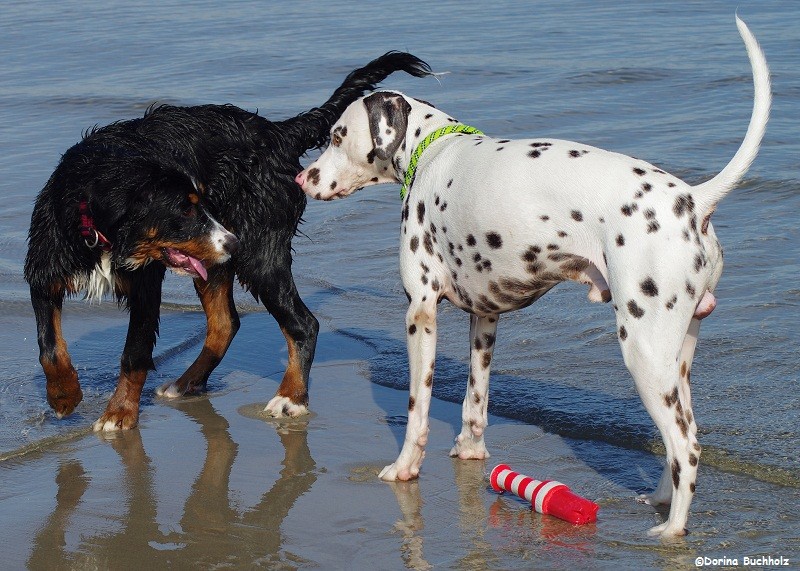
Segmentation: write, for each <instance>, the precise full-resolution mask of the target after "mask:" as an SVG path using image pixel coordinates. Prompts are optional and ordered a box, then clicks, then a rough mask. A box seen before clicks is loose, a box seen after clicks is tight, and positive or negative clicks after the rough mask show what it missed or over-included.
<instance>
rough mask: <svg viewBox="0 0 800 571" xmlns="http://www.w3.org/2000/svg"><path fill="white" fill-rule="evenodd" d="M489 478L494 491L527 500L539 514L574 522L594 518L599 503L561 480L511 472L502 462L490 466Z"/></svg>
mask: <svg viewBox="0 0 800 571" xmlns="http://www.w3.org/2000/svg"><path fill="white" fill-rule="evenodd" d="M490 481H491V484H492V489H493V490H494V491H495V492H511V493H512V494H515V495H517V496H519V497H520V498H523V499H525V500H527V501H529V502H530V503H531V506H532V507H533V509H534V510H536V511H537V512H539V513H540V514H548V515H552V516H554V517H557V518H558V519H563V520H564V521H568V522H570V523H572V524H576V525H582V524H584V523H591V522H593V521H597V510H598V509H600V506H598V505H597V504H596V503H594V502H593V501H591V500H587V499H586V498H582V497H580V496H577V495H575V494H573V493H572V491H571V490H570V489H569V488H568V487H567V486H566V485H565V484H562V483H561V482H556V481H555V480H544V481H539V480H534V479H533V478H530V477H528V476H525V475H524V474H520V473H519V472H514V471H513V470H511V468H509V467H508V466H507V465H506V464H498V465H497V466H495V467H494V470H492V474H491V476H490Z"/></svg>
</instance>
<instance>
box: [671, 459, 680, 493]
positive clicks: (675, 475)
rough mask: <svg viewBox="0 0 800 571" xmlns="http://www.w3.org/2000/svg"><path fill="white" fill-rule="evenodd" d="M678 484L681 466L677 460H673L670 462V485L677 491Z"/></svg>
mask: <svg viewBox="0 0 800 571" xmlns="http://www.w3.org/2000/svg"><path fill="white" fill-rule="evenodd" d="M680 483H681V464H680V462H678V459H677V458H675V459H674V460H673V461H672V485H673V486H674V487H675V489H677V488H678V486H679V485H680Z"/></svg>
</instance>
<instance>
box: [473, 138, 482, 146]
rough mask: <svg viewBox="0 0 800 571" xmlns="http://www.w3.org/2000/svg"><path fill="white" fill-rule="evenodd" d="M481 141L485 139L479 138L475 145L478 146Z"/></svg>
mask: <svg viewBox="0 0 800 571" xmlns="http://www.w3.org/2000/svg"><path fill="white" fill-rule="evenodd" d="M481 143H483V139H478V142H477V143H475V146H476V147H477V146H478V145H480V144H481Z"/></svg>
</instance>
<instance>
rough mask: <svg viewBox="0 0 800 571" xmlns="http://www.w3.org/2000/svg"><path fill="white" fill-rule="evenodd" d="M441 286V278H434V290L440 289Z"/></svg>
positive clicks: (432, 285) (432, 283)
mask: <svg viewBox="0 0 800 571" xmlns="http://www.w3.org/2000/svg"><path fill="white" fill-rule="evenodd" d="M440 287H441V286H440V285H439V280H437V279H435V278H434V280H433V281H432V282H431V289H432V290H433V291H439V288H440Z"/></svg>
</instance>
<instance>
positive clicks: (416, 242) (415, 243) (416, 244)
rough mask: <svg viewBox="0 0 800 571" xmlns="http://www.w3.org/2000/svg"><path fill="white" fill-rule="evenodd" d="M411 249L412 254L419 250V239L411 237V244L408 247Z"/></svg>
mask: <svg viewBox="0 0 800 571" xmlns="http://www.w3.org/2000/svg"><path fill="white" fill-rule="evenodd" d="M408 246H409V247H410V248H411V251H412V252H416V251H417V248H419V238H417V237H416V236H412V237H411V242H410V243H409V245H408Z"/></svg>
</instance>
